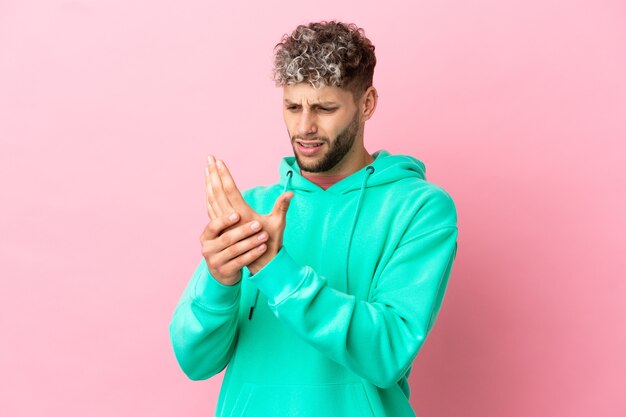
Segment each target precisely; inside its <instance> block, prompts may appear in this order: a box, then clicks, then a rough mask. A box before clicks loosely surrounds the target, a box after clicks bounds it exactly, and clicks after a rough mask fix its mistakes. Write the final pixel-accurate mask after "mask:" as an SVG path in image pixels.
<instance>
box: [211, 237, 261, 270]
mask: <svg viewBox="0 0 626 417" xmlns="http://www.w3.org/2000/svg"><path fill="white" fill-rule="evenodd" d="M265 251H267V245H266V244H265V243H263V244H261V245H259V246H256V247H254V248H252V249H250V250H249V251H247V252H245V253H242V254H241V255H239V256H238V257H236V258H234V259H231V260H230V261H228V262H227V263H226V264H224V266H222V270H223V271H225V272H227V273H229V274H233V273H235V272H236V271H240V270H241V269H242V268H243V267H244V266H248V265H250V264H251V263H252V262H254V261H256V260H257V259H259V258H260V257H261V255H263V254H264V253H265Z"/></svg>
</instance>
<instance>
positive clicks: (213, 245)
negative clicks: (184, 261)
mask: <svg viewBox="0 0 626 417" xmlns="http://www.w3.org/2000/svg"><path fill="white" fill-rule="evenodd" d="M209 184H210V179H209V173H208V171H207V210H208V214H209V224H208V225H207V226H206V228H205V229H204V231H203V233H202V235H201V236H200V242H201V245H202V255H203V257H204V259H203V261H202V262H201V263H200V265H199V266H198V268H197V269H196V271H195V273H194V274H193V277H192V278H191V281H190V282H189V284H188V285H187V288H186V289H185V292H184V293H183V296H182V297H181V299H180V301H179V303H178V306H177V307H176V310H175V312H174V315H173V317H172V321H171V324H170V338H171V341H172V345H173V347H174V353H175V354H176V358H177V360H178V362H179V364H180V366H181V368H182V369H183V371H184V372H185V373H186V374H187V375H188V376H189V378H191V379H206V378H209V377H211V376H213V375H215V374H217V373H218V372H220V371H221V370H222V369H224V367H225V366H226V365H227V364H228V362H229V361H230V358H231V356H232V353H233V351H234V348H235V344H236V338H237V315H238V314H237V313H238V310H239V298H240V292H241V285H240V283H239V280H240V279H241V269H242V268H243V267H244V266H245V265H248V264H250V263H251V262H254V261H255V260H257V259H258V258H259V257H261V256H262V255H263V253H265V252H266V250H267V244H266V241H267V239H268V234H267V232H265V231H262V230H261V227H262V226H261V223H260V222H258V221H256V220H252V221H249V222H244V221H242V219H241V216H239V215H238V214H237V213H236V212H234V211H233V210H232V208H230V207H226V206H224V205H221V206H220V205H217V204H214V203H213V202H214V201H215V198H216V195H215V194H214V193H213V192H212V189H211V188H210V187H209V186H208V185H209ZM217 198H222V196H219V195H218V196H217Z"/></svg>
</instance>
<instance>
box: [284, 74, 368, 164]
mask: <svg viewBox="0 0 626 417" xmlns="http://www.w3.org/2000/svg"><path fill="white" fill-rule="evenodd" d="M283 100H284V103H283V115H284V118H285V123H286V125H287V130H288V132H289V137H290V138H291V145H292V147H293V152H294V154H295V156H296V161H297V162H298V166H299V167H300V169H301V170H302V171H306V172H319V173H330V174H333V173H337V172H338V171H339V168H340V166H341V165H342V163H343V162H345V161H346V159H349V157H350V156H349V154H350V151H351V150H352V148H353V147H354V143H355V142H356V140H357V139H359V138H360V135H361V134H362V133H361V132H362V131H361V120H360V118H359V115H358V112H357V106H356V103H355V102H354V99H353V96H352V93H351V92H350V91H347V90H344V89H341V88H339V87H331V86H324V87H322V88H314V87H313V86H311V85H309V84H307V83H299V84H294V85H288V86H285V87H284V88H283Z"/></svg>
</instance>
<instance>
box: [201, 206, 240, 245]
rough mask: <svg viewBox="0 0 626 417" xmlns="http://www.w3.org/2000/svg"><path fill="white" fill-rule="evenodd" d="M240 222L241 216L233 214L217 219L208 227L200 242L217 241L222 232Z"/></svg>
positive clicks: (203, 232)
mask: <svg viewBox="0 0 626 417" xmlns="http://www.w3.org/2000/svg"><path fill="white" fill-rule="evenodd" d="M238 221H239V215H238V214H237V213H232V214H231V215H230V216H221V217H216V218H215V219H213V220H211V221H210V222H209V224H207V225H206V227H205V228H204V230H203V231H202V234H201V235H200V241H201V242H203V243H204V242H205V241H207V240H213V239H216V238H217V237H218V236H219V235H220V233H222V231H223V230H224V229H226V228H228V227H230V226H232V225H233V224H235V223H237V222H238Z"/></svg>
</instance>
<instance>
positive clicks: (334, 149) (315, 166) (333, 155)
mask: <svg viewBox="0 0 626 417" xmlns="http://www.w3.org/2000/svg"><path fill="white" fill-rule="evenodd" d="M359 125H360V121H359V115H358V114H355V115H354V117H353V118H352V120H351V121H350V124H349V125H348V126H346V128H345V129H344V130H342V131H341V132H339V134H338V135H337V138H336V139H335V141H334V142H332V145H331V141H330V140H329V139H328V137H326V136H320V137H316V138H312V139H316V140H321V141H323V142H325V143H326V144H327V145H328V146H329V147H330V148H329V149H328V151H326V154H324V155H322V159H321V160H319V161H317V162H313V163H309V164H307V163H306V162H305V161H303V160H302V158H300V156H299V155H298V152H296V144H295V140H296V138H297V137H296V136H293V137H292V138H291V144H292V146H293V153H294V155H295V157H296V162H297V163H298V166H299V167H300V170H302V171H306V172H311V173H320V172H328V171H330V170H331V169H333V168H334V167H336V166H337V165H338V164H339V163H340V162H341V161H342V160H343V158H344V157H345V156H346V155H347V154H348V152H350V149H352V146H353V145H354V142H355V141H356V137H357V135H358V134H359Z"/></svg>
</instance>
